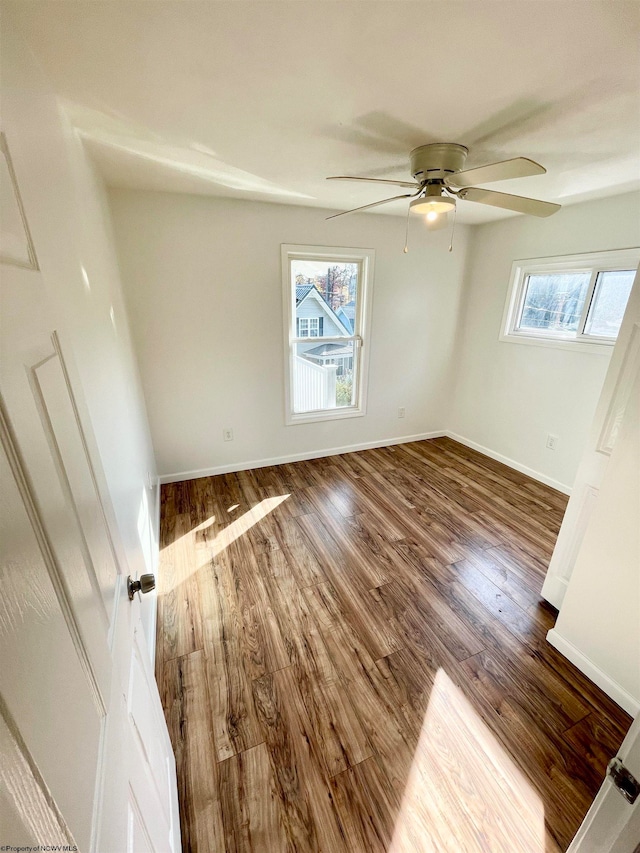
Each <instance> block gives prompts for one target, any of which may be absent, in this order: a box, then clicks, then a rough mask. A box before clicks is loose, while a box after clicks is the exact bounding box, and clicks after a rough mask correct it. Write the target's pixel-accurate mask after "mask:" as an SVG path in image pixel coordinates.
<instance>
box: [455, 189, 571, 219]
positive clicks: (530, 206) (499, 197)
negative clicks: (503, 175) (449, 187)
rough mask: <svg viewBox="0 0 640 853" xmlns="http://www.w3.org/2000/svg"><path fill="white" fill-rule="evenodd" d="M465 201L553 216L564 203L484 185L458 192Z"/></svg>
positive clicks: (533, 214)
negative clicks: (489, 187)
mask: <svg viewBox="0 0 640 853" xmlns="http://www.w3.org/2000/svg"><path fill="white" fill-rule="evenodd" d="M457 195H458V198H461V199H464V200H465V201H477V202H479V204H490V205H492V206H493V207H502V208H504V209H505V210H515V211H516V213H527V214H529V216H551V214H552V213H556V211H558V210H560V208H561V207H562V205H560V204H554V203H553V202H551V201H540V199H537V198H526V196H523V195H509V193H497V192H494V190H485V189H483V188H482V187H464V188H463V189H461V190H460V192H459V193H458V194H457Z"/></svg>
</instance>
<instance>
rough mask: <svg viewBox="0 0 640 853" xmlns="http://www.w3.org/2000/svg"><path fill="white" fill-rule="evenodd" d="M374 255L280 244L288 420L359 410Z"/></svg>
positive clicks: (324, 417) (363, 386) (362, 397)
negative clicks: (285, 338)
mask: <svg viewBox="0 0 640 853" xmlns="http://www.w3.org/2000/svg"><path fill="white" fill-rule="evenodd" d="M373 257H374V253H373V250H369V249H344V248H335V249H334V248H326V247H321V246H318V247H314V246H291V245H288V246H283V247H282V270H283V287H284V306H285V328H286V337H287V340H286V388H287V395H286V396H287V411H286V421H287V423H288V424H294V423H300V422H306V421H315V420H328V419H333V418H344V417H354V416H357V415H362V414H364V412H365V392H366V383H367V362H368V350H369V347H368V323H369V314H370V302H371V283H372V276H373ZM311 338H313V339H314V340H313V341H312V340H310V339H311ZM318 339H321V340H318Z"/></svg>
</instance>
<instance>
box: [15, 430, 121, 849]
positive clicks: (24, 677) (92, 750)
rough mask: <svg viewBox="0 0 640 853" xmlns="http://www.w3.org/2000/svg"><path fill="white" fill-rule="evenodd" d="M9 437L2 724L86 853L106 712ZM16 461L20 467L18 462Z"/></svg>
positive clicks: (89, 836)
mask: <svg viewBox="0 0 640 853" xmlns="http://www.w3.org/2000/svg"><path fill="white" fill-rule="evenodd" d="M8 440H9V437H8V435H7V433H6V432H5V433H4V436H3V447H2V451H1V452H0V480H1V481H2V484H3V487H2V493H1V496H0V560H1V565H2V592H3V595H2V605H1V610H0V659H1V660H2V667H1V668H0V694H1V695H2V697H3V700H4V705H5V707H6V715H7V716H9V720H7V719H4V725H6V726H7V727H8V726H9V725H10V724H11V721H17V725H18V727H19V737H20V740H21V741H23V742H24V743H25V744H28V752H29V755H30V756H31V757H32V760H33V762H34V764H35V766H36V767H37V768H38V769H39V772H40V773H41V774H42V777H43V778H44V779H45V780H46V786H47V788H48V790H49V791H50V793H51V796H52V797H53V799H54V801H55V803H56V804H57V808H58V809H59V810H60V812H61V813H62V814H63V815H64V820H65V822H66V824H67V825H68V826H69V829H70V832H71V834H72V835H73V837H74V838H75V839H76V843H77V844H78V845H79V846H80V847H81V848H82V849H88V848H89V842H90V838H91V819H92V812H93V795H94V787H93V780H94V779H95V776H96V768H97V764H98V754H99V746H100V737H101V732H102V725H103V719H104V715H105V707H104V705H103V704H102V703H101V702H99V701H98V696H97V695H96V689H95V682H94V681H93V679H92V678H91V675H90V673H88V672H87V666H86V662H85V661H84V660H82V659H81V657H80V656H79V655H78V648H77V647H76V646H75V644H74V642H73V640H72V636H71V634H70V631H69V626H68V624H67V619H65V614H64V613H63V611H62V608H61V607H60V603H59V601H58V597H57V595H56V591H55V590H54V586H53V584H52V582H51V578H50V574H49V569H51V568H52V567H51V566H47V565H46V563H45V560H44V558H43V555H42V551H41V548H40V545H39V542H38V538H37V537H36V533H35V531H34V529H33V525H32V521H33V519H30V518H29V515H28V513H27V510H26V508H25V505H24V501H23V498H22V495H21V493H20V489H19V487H18V483H17V482H16V478H15V476H14V471H13V470H12V466H11V465H10V463H9V458H8V456H11V455H13V452H12V451H13V448H12V447H11V446H9V447H8V448H7V447H5V443H6V442H7V441H8ZM13 462H14V469H15V465H16V464H18V462H17V460H16V459H15V457H14V459H13ZM18 478H19V472H18ZM43 715H46V725H43ZM82 780H84V781H82ZM87 782H89V784H87ZM14 803H15V800H14Z"/></svg>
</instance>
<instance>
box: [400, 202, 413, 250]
mask: <svg viewBox="0 0 640 853" xmlns="http://www.w3.org/2000/svg"><path fill="white" fill-rule="evenodd" d="M410 213H411V207H410V206H409V207H407V227H406V230H405V232H404V249H403V250H402V251H403V252H404V253H405V255H406V254H407V253H408V251H409V214H410Z"/></svg>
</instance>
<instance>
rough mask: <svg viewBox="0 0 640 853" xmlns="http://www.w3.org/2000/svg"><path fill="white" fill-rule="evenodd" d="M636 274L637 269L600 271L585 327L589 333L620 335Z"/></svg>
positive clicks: (610, 336)
mask: <svg viewBox="0 0 640 853" xmlns="http://www.w3.org/2000/svg"><path fill="white" fill-rule="evenodd" d="M635 274H636V273H635V270H611V271H609V272H601V273H598V280H597V282H596V289H595V295H594V297H593V301H592V303H591V307H590V308H589V314H588V316H587V324H586V327H585V332H586V334H587V335H600V336H602V337H605V338H617V337H618V332H619V331H620V325H621V323H622V317H623V315H624V309H625V308H626V307H627V300H628V299H629V294H630V293H631V286H632V284H633V279H634V278H635Z"/></svg>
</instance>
